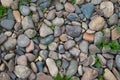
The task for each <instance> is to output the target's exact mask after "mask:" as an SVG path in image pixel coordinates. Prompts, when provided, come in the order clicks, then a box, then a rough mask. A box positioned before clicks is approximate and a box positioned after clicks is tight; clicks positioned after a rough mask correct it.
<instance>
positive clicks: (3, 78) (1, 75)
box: [0, 72, 11, 80]
mask: <svg viewBox="0 0 120 80" xmlns="http://www.w3.org/2000/svg"><path fill="white" fill-rule="evenodd" d="M0 79H1V80H11V79H10V76H9V75H8V74H7V73H5V72H1V73H0Z"/></svg>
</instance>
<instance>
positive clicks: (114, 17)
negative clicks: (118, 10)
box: [108, 14, 118, 25]
mask: <svg viewBox="0 0 120 80" xmlns="http://www.w3.org/2000/svg"><path fill="white" fill-rule="evenodd" d="M117 22H118V16H117V14H113V15H112V16H111V17H110V18H109V19H108V24H109V25H114V24H117Z"/></svg>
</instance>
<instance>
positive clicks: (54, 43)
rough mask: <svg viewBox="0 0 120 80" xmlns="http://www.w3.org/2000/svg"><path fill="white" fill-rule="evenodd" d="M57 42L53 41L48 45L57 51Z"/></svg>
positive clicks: (50, 48)
mask: <svg viewBox="0 0 120 80" xmlns="http://www.w3.org/2000/svg"><path fill="white" fill-rule="evenodd" d="M57 45H58V44H57V43H56V42H52V43H50V44H49V45H48V48H49V50H50V51H55V50H56V49H57Z"/></svg>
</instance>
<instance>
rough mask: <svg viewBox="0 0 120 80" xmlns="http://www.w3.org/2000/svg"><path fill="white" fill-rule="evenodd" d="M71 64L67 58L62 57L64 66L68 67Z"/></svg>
mask: <svg viewBox="0 0 120 80" xmlns="http://www.w3.org/2000/svg"><path fill="white" fill-rule="evenodd" d="M68 66H69V62H68V61H67V60H66V59H62V68H64V69H66V68H67V67H68Z"/></svg>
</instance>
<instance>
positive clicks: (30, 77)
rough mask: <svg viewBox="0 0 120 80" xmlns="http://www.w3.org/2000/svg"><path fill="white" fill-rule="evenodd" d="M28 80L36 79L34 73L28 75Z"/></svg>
mask: <svg viewBox="0 0 120 80" xmlns="http://www.w3.org/2000/svg"><path fill="white" fill-rule="evenodd" d="M28 79H29V80H35V79H36V75H35V73H33V72H32V73H31V74H30V75H29V78H28Z"/></svg>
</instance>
